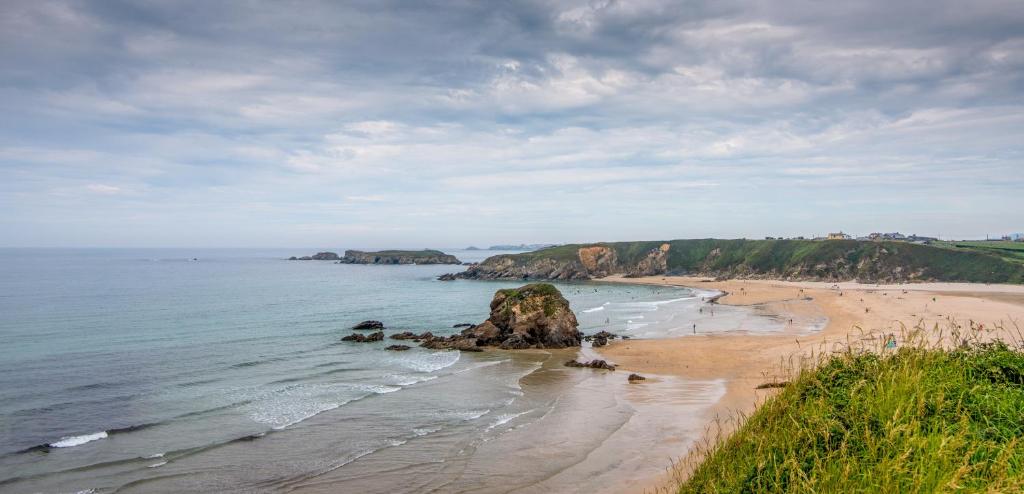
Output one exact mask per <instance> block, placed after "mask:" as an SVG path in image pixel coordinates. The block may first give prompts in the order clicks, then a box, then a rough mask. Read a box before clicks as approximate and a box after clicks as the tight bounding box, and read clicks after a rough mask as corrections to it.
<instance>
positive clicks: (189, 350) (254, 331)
mask: <svg viewBox="0 0 1024 494" xmlns="http://www.w3.org/2000/svg"><path fill="white" fill-rule="evenodd" d="M315 250H316V249H293V250H261V249H218V250H202V249H140V250H133V249H75V250H70V249H69V250H64V249H41V250H35V249H33V250H30V249H2V250H0V338H2V341H3V345H0V491H4V492H7V491H10V492H38V491H45V492H54V491H69V492H70V491H81V490H90V489H92V490H94V491H95V492H104V491H113V490H125V491H130V490H132V489H138V490H140V491H147V492H153V491H159V492H181V491H232V490H235V491H282V490H302V489H307V490H317V489H323V490H325V491H337V490H338V488H339V486H345V485H350V486H351V488H352V489H359V490H363V491H366V490H371V491H372V490H375V489H379V491H381V492H390V491H397V490H407V491H409V492H415V491H419V490H423V489H426V488H427V487H430V488H431V489H440V490H449V488H452V489H454V486H455V485H456V484H457V485H460V486H463V487H465V488H467V489H471V488H474V486H476V487H475V488H484V489H485V490H502V489H500V488H499V486H497V485H491V486H490V487H487V486H486V485H484V486H483V487H481V486H480V485H477V484H476V483H475V482H477V480H475V479H473V478H472V475H471V471H472V470H471V469H472V468H484V467H481V466H480V465H481V464H486V463H487V462H486V461H485V460H483V459H481V457H480V456H479V454H477V453H476V452H477V451H480V450H481V448H483V450H488V449H496V450H498V451H502V450H503V448H507V447H509V445H510V444H515V443H509V442H500V441H499V442H493V443H492V440H494V439H495V438H499V437H502V436H503V435H506V434H508V433H509V432H510V431H515V430H517V429H518V430H521V429H522V427H523V426H524V425H525V424H529V423H534V422H537V421H539V420H540V419H542V418H545V417H557V416H558V413H563V414H569V413H570V412H569V411H567V410H564V404H565V403H567V402H569V401H570V399H569V397H574V398H573V399H576V400H583V401H586V400H597V401H598V402H600V400H601V398H595V397H593V396H589V395H586V396H587V398H585V399H584V398H583V396H584V395H585V394H584V393H582V391H580V390H581V389H586V386H583V387H581V383H584V382H585V381H586V380H589V379H594V378H595V376H597V375H598V374H594V373H593V372H589V371H588V372H587V373H583V372H579V371H576V372H566V369H564V368H563V367H562V366H561V362H562V361H563V359H564V358H565V357H566V355H568V356H569V357H571V356H572V355H571V353H572V351H571V350H570V351H568V352H569V354H566V355H562V354H557V355H556V356H555V357H552V353H551V352H503V351H491V352H484V353H473V354H466V353H459V352H456V351H436V350H427V349H423V348H418V347H414V348H413V349H411V350H409V351H404V352H392V351H386V350H385V349H384V348H385V346H387V345H389V344H392V343H395V342H394V341H393V340H385V341H384V342H379V343H369V344H365V343H363V344H360V343H348V342H342V341H340V339H341V337H342V336H345V335H347V334H350V333H351V332H352V331H350V330H349V329H347V328H350V327H351V326H352V325H353V324H355V323H357V322H359V321H362V320H366V319H377V320H381V321H383V322H384V323H385V324H386V325H387V328H388V329H387V331H386V333H388V334H391V333H395V332H401V331H414V332H417V333H419V332H423V331H431V332H433V333H434V334H442V335H444V334H453V333H455V332H457V331H458V329H454V328H453V325H455V324H459V323H479V322H481V321H483V320H484V319H486V317H487V314H488V305H489V302H490V300H491V297H492V296H493V294H494V292H495V290H497V289H500V288H506V287H513V286H518V285H520V284H521V283H517V282H483V281H465V280H460V281H454V282H443V281H437V276H439V275H440V274H443V273H447V272H452V271H458V270H461V269H464V268H463V267H461V266H438V265H425V266H416V265H404V266H366V265H345V264H335V263H332V262H327V261H286V260H284V259H285V258H287V257H288V256H291V255H304V254H309V253H312V252H314V251H315ZM321 250H322V249H321ZM447 252H449V253H452V254H455V255H456V256H457V257H459V258H460V259H461V260H463V261H480V260H482V259H483V258H484V257H485V256H487V255H493V254H496V252H490V251H462V250H448V251H447ZM556 285H557V286H558V288H559V289H560V290H561V291H562V293H563V294H564V295H565V296H566V298H567V299H568V300H569V301H570V304H571V307H572V308H573V309H574V310H575V311H576V313H577V316H578V318H579V320H580V323H581V327H580V329H581V330H583V331H584V332H587V333H591V332H595V331H598V330H601V329H606V330H609V331H612V332H617V333H620V334H627V335H628V334H632V335H633V336H634V337H648V338H650V337H663V336H671V335H674V334H685V333H687V332H688V331H689V330H690V329H691V326H692V324H695V322H694V321H701V322H700V323H699V324H700V327H699V329H700V330H701V331H728V330H736V329H740V328H741V327H742V328H744V329H746V330H749V329H750V328H754V329H755V330H764V331H774V330H778V329H779V325H780V324H781V323H779V322H778V321H774V320H771V319H769V318H760V319H757V321H755V322H756V323H751V318H756V316H753V315H751V313H750V312H749V311H743V310H735V309H731V308H725V307H718V308H717V309H716V310H718V311H719V314H718V315H716V316H715V317H717V319H715V322H714V323H713V324H710V323H707V322H705V321H704V320H702V318H706V317H709V316H708V315H707V314H704V313H703V309H702V307H704V306H705V305H706V304H705V303H704V299H706V298H708V297H710V296H712V295H714V293H713V292H710V291H701V290H693V289H685V288H672V287H653V286H638V285H615V284H602V283H560V284H556ZM694 332H696V330H694ZM600 379H604V378H600ZM530 382H533V383H534V386H533V387H530V385H529V384H527V389H526V390H524V383H530ZM591 385H593V384H592V383H591ZM602 386H603V385H602ZM679 386H680V387H679V388H678V389H677V391H676V392H677V394H681V395H686V396H691V397H694V400H696V401H695V402H704V401H707V400H712V399H714V396H716V393H720V392H721V384H720V383H679ZM700 397H704V398H701V399H698V398H700ZM705 398H706V399H705ZM702 399H703V400H704V401H701V400H702ZM613 401H614V400H613ZM559 403H562V406H563V409H562V411H561V412H557V413H556V411H558V410H559ZM618 406H619V408H618V409H616V410H617V411H616V412H609V414H608V415H607V417H606V419H607V420H606V421H607V422H608V424H607V427H608V428H610V429H612V430H614V429H616V428H619V427H622V424H623V423H625V422H622V423H619V421H620V420H621V421H625V420H627V418H628V416H629V414H630V413H632V412H631V411H630V410H626V409H624V408H621V404H619V405H618ZM612 408H614V407H612ZM627 408H628V407H627ZM616 413H618V414H619V415H616ZM624 417H625V418H624ZM550 421H551V419H549V422H550ZM595 424H596V422H595ZM595 427H597V426H596V425H595ZM520 434H522V432H520ZM514 436H515V434H508V436H507V437H514ZM578 440H579V441H582V442H586V440H584V439H582V436H580V437H578ZM596 440H599V438H598V439H596ZM552 447H554V448H558V447H560V446H558V445H553V446H552ZM561 447H564V444H563V445H562V446H561ZM518 449H521V448H518ZM586 451H587V450H586V449H585V448H584V449H581V450H580V451H578V452H576V453H573V454H585V453H586ZM569 457H574V456H573V455H570V456H569ZM524 461H525V460H524ZM547 463H550V462H547ZM492 466H493V465H492ZM544 466H545V464H541V465H539V466H537V467H536V468H533V470H535V471H538V472H539V470H538V469H540V470H543V468H544ZM548 466H549V467H550V465H548ZM531 468H532V467H531ZM552 468H553V467H552ZM467 469H470V470H467ZM467 471H468V472H470V473H467ZM539 474H543V472H540V473H539ZM492 475H493V473H492ZM543 475H547V474H543ZM523 478H525V477H523ZM412 479H417V480H412ZM452 479H461V480H459V482H461V483H459V482H457V483H456V484H453V483H452V482H453V480H452ZM504 485H505V486H511V485H514V484H504ZM446 486H447V487H446ZM460 489H461V487H460ZM344 490H345V489H342V491H344ZM455 490H458V489H455Z"/></svg>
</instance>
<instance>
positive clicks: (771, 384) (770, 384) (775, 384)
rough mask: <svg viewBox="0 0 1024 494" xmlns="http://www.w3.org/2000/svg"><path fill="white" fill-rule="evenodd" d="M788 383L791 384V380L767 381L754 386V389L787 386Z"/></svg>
mask: <svg viewBox="0 0 1024 494" xmlns="http://www.w3.org/2000/svg"><path fill="white" fill-rule="evenodd" d="M788 384H789V381H782V382H778V381H772V382H766V383H763V384H758V385H757V386H755V387H754V389H769V388H785V387H786V385H788Z"/></svg>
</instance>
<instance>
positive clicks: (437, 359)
mask: <svg viewBox="0 0 1024 494" xmlns="http://www.w3.org/2000/svg"><path fill="white" fill-rule="evenodd" d="M402 353H409V352H402ZM461 354H462V352H450V351H444V352H431V353H419V352H417V354H413V355H409V356H402V357H392V358H393V360H394V361H395V362H396V363H398V365H401V366H402V367H405V368H407V369H411V370H414V371H419V372H437V371H439V370H441V369H444V368H446V367H451V366H453V365H455V363H456V362H458V361H459V358H461Z"/></svg>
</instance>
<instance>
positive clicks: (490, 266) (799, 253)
mask: <svg viewBox="0 0 1024 494" xmlns="http://www.w3.org/2000/svg"><path fill="white" fill-rule="evenodd" d="M684 274H685V275H694V276H705V277H712V278H719V279H729V278H743V279H757V278H760V279H782V280H808V281H809V280H814V281H853V280H857V281H860V282H862V283H893V282H895V283H904V282H922V281H965V282H976V283H1024V258H1022V257H1020V256H1019V251H1009V250H993V249H984V248H980V247H974V246H965V245H963V244H956V245H943V244H936V245H924V244H916V243H909V242H894V241H857V240H745V239H734V240H723V239H690V240H668V241H645V242H609V243H595V244H570V245H562V246H558V247H550V248H546V249H541V250H537V251H533V252H524V253H522V254H503V255H496V256H492V257H489V258H487V259H486V260H484V261H483V262H481V263H479V264H475V265H473V266H470V267H469V269H467V270H466V271H463V272H459V273H452V274H447V275H444V276H442V277H441V279H442V280H451V279H456V278H464V279H516V280H524V279H532V280H589V279H593V278H602V277H605V276H610V275H625V276H632V277H638V276H653V275H684Z"/></svg>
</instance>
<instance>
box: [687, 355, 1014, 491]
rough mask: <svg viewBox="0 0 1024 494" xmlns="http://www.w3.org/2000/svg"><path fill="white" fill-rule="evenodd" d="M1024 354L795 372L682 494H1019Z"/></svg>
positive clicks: (857, 361)
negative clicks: (936, 493) (732, 493)
mask: <svg viewBox="0 0 1024 494" xmlns="http://www.w3.org/2000/svg"><path fill="white" fill-rule="evenodd" d="M1022 441H1024V354H1022V353H1021V352H1020V351H1019V350H1017V349H1014V348H1012V347H1010V346H1007V345H1006V344H1003V343H990V344H973V345H970V346H963V347H959V348H956V349H953V350H945V349H941V348H935V347H932V348H925V347H923V346H920V345H914V346H910V347H905V348H901V349H899V350H898V351H889V353H886V352H855V351H847V352H845V353H843V354H840V355H837V356H834V357H832V358H831V359H830V360H828V361H826V362H824V363H823V364H822V365H820V366H818V367H816V368H814V369H808V370H804V371H802V372H800V373H799V374H798V375H797V376H796V378H795V379H794V380H793V381H792V382H791V383H790V384H787V385H785V386H784V388H783V389H782V391H781V392H780V394H778V395H777V396H775V397H774V398H772V399H770V400H768V401H767V402H766V403H765V404H763V405H762V406H761V407H760V408H759V409H758V410H757V411H756V412H754V413H753V415H751V416H750V417H749V419H748V420H746V422H745V424H744V425H742V426H741V427H740V428H739V429H738V430H737V431H736V432H735V433H734V434H732V435H731V436H730V437H728V438H727V439H725V440H723V441H720V442H718V443H715V444H709V445H707V446H706V447H705V450H704V451H703V453H704V454H705V461H703V462H702V463H701V464H700V465H699V466H697V467H696V469H695V470H694V471H693V473H692V475H691V476H690V478H689V479H688V480H687V481H686V482H685V483H683V484H682V485H681V486H680V488H679V492H680V493H697V492H701V493H704V492H721V493H725V492H808V493H810V492H818V493H821V492H893V493H897V492H898V493H904V492H1022V491H1024V442H1022Z"/></svg>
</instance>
